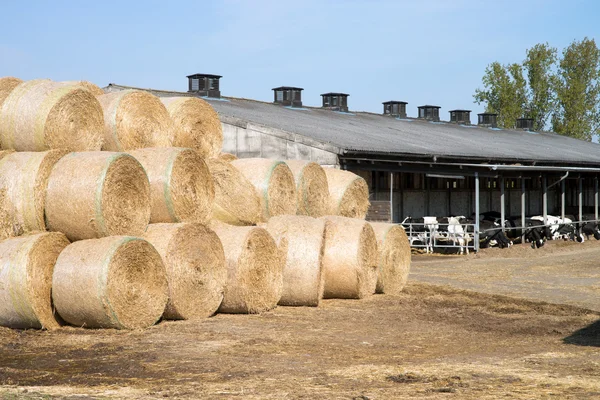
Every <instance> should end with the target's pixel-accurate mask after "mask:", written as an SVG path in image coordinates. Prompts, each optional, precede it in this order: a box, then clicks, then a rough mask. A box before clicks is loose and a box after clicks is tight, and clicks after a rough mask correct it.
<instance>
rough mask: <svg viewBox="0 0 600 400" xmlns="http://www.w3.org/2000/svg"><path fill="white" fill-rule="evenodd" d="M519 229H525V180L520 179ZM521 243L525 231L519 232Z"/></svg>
mask: <svg viewBox="0 0 600 400" xmlns="http://www.w3.org/2000/svg"><path fill="white" fill-rule="evenodd" d="M521 228H525V179H523V177H521ZM521 232H522V233H523V235H521V243H525V230H522V231H521Z"/></svg>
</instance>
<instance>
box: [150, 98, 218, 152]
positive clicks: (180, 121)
mask: <svg viewBox="0 0 600 400" xmlns="http://www.w3.org/2000/svg"><path fill="white" fill-rule="evenodd" d="M160 100H161V101H162V102H163V104H164V105H165V107H167V111H169V115H170V116H171V119H172V120H173V123H174V124H175V127H176V131H175V132H176V133H175V137H174V139H173V145H174V146H177V147H189V148H192V149H194V150H196V151H197V152H198V153H200V155H201V156H202V157H205V158H210V157H216V156H217V155H219V153H220V152H221V148H222V147H223V128H222V127H221V120H220V119H219V115H218V114H217V112H216V111H215V109H214V108H212V106H211V105H210V104H208V103H207V102H206V101H204V100H202V99H199V98H197V97H161V99H160Z"/></svg>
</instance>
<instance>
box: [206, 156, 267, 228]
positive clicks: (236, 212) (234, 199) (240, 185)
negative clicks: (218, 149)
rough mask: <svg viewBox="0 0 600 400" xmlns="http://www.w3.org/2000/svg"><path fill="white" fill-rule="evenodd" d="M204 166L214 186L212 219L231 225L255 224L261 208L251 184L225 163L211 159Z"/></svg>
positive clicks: (258, 218)
mask: <svg viewBox="0 0 600 400" xmlns="http://www.w3.org/2000/svg"><path fill="white" fill-rule="evenodd" d="M206 164H207V165H208V169H209V170H210V174H211V176H212V178H213V182H214V185H215V202H214V203H213V218H214V219H217V220H220V221H223V222H226V223H228V224H232V225H253V224H256V223H257V222H258V221H259V220H260V215H261V208H260V199H259V198H258V195H257V193H256V190H255V189H254V186H253V185H252V183H251V182H250V181H249V180H248V179H247V178H246V177H245V176H244V175H243V174H242V173H241V172H240V171H238V170H237V169H236V168H235V167H234V166H233V165H231V164H230V163H228V162H226V161H221V160H218V159H216V158H211V159H207V160H206Z"/></svg>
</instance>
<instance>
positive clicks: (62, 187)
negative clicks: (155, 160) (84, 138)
mask: <svg viewBox="0 0 600 400" xmlns="http://www.w3.org/2000/svg"><path fill="white" fill-rule="evenodd" d="M45 210H46V225H47V227H48V229H49V230H51V231H58V232H63V233H64V234H66V235H67V237H68V238H69V240H71V241H75V240H82V239H92V238H99V237H104V236H111V235H132V236H139V235H142V234H143V233H144V231H145V230H146V227H147V226H148V221H149V220H150V184H149V183H148V177H147V176H146V172H145V171H144V168H143V167H142V165H141V164H140V163H139V162H138V161H137V160H136V159H135V158H133V157H132V156H130V155H129V154H125V153H111V152H104V151H97V152H85V153H71V154H68V155H66V156H64V157H63V158H61V159H60V161H58V162H57V163H56V165H55V166H54V168H53V169H52V172H51V173H50V178H49V180H48V188H47V190H46V208H45Z"/></svg>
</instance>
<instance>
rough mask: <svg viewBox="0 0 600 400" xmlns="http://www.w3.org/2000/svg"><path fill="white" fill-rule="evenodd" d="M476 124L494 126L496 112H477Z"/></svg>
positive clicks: (496, 116)
mask: <svg viewBox="0 0 600 400" xmlns="http://www.w3.org/2000/svg"><path fill="white" fill-rule="evenodd" d="M477 117H478V118H477V125H479V126H484V127H487V128H495V127H496V126H497V124H496V119H497V118H498V114H495V113H481V114H477Z"/></svg>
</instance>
